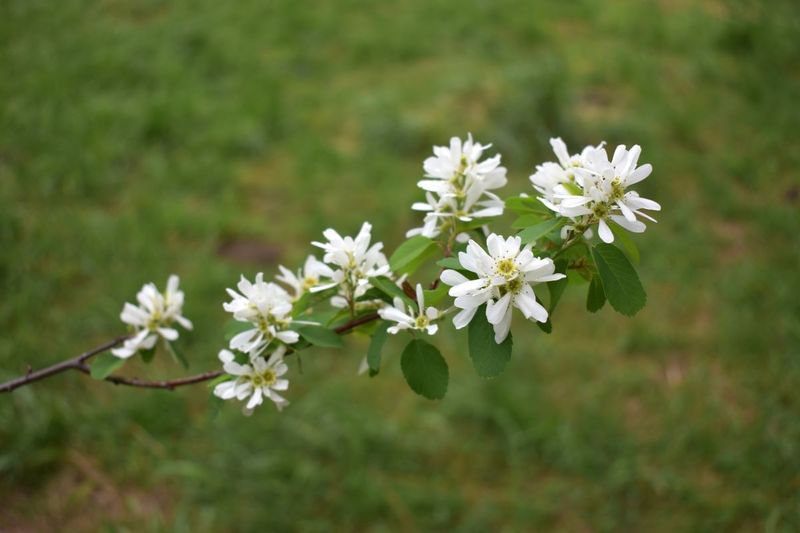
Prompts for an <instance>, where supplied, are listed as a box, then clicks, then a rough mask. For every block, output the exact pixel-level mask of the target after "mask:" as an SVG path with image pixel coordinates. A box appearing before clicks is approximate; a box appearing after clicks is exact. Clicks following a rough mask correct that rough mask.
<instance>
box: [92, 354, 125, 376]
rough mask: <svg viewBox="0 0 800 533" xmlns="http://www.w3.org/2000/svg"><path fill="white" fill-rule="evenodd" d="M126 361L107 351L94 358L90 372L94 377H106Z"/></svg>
mask: <svg viewBox="0 0 800 533" xmlns="http://www.w3.org/2000/svg"><path fill="white" fill-rule="evenodd" d="M125 361H126V360H125V359H123V358H121V357H117V356H116V355H113V354H112V353H111V352H106V353H103V354H100V355H98V356H97V357H95V358H94V360H93V361H92V364H91V366H90V367H89V372H90V374H91V376H92V377H93V378H94V379H106V378H107V377H108V376H110V375H111V373H112V372H114V371H115V370H116V369H118V368H119V367H121V366H122V365H124V364H125Z"/></svg>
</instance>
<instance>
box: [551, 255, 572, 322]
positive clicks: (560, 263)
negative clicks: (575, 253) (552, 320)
mask: <svg viewBox="0 0 800 533" xmlns="http://www.w3.org/2000/svg"><path fill="white" fill-rule="evenodd" d="M567 264H568V261H567V260H566V259H559V260H557V261H556V262H555V265H556V269H555V272H557V273H559V274H566V272H567ZM567 284H569V280H568V279H567V278H562V279H560V280H557V281H550V282H548V283H547V290H548V291H549V292H550V306H549V308H548V312H549V313H550V314H552V313H553V311H554V310H555V308H556V306H557V305H558V302H559V300H561V296H562V295H563V294H564V290H565V289H566V288H567Z"/></svg>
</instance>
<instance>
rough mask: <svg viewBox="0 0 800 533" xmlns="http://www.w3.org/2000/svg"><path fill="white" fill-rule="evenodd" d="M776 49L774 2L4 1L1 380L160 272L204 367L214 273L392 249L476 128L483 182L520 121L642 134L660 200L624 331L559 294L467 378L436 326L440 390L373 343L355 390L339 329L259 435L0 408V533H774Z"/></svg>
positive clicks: (794, 350)
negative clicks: (368, 369) (320, 242)
mask: <svg viewBox="0 0 800 533" xmlns="http://www.w3.org/2000/svg"><path fill="white" fill-rule="evenodd" d="M798 57H800V10H798V8H797V7H796V5H794V2H792V1H791V0H783V1H782V0H774V1H772V2H769V6H767V3H764V4H763V5H762V4H758V3H749V2H737V1H704V2H690V1H677V2H649V1H648V2H639V1H634V0H626V1H621V2H613V3H612V2H600V1H598V0H583V1H577V2H560V3H537V4H536V5H535V6H534V5H531V3H528V2H513V1H510V0H503V1H493V2H478V1H468V2H433V1H428V2H422V1H420V2H410V1H404V2H400V3H391V4H390V3H386V4H377V3H367V2H355V1H348V2H319V3H315V4H314V6H313V7H312V6H310V5H302V4H301V3H300V2H291V1H274V2H259V1H241V2H187V1H178V2H169V3H167V2H159V1H155V0H149V1H138V2H133V1H126V0H111V1H105V2H89V1H83V2H81V1H65V2H57V3H52V2H41V1H36V0H26V1H15V0H11V1H7V2H5V3H3V5H2V6H0V69H2V70H0V74H1V75H0V126H2V127H0V379H4V378H10V377H13V376H15V375H17V374H19V373H21V372H24V370H25V369H26V367H27V365H28V364H31V365H32V366H34V367H39V366H43V365H46V364H48V363H52V362H55V361H57V360H60V359H63V358H65V357H67V356H72V355H74V354H76V353H78V352H80V351H82V350H83V349H86V348H89V347H91V346H94V345H96V344H99V343H100V342H102V341H104V340H106V339H108V338H110V337H111V336H113V335H115V334H117V333H119V332H120V331H121V329H122V328H121V324H119V322H118V313H119V310H120V307H121V304H122V302H123V301H125V300H129V299H131V298H133V296H134V294H135V292H136V290H137V289H138V287H139V286H141V284H142V283H144V282H145V281H149V280H156V281H157V282H158V283H159V284H163V283H164V282H165V281H166V277H167V275H168V273H170V272H176V273H179V274H180V275H181V278H182V283H183V285H184V288H185V290H186V292H187V299H188V301H187V305H186V309H185V311H186V315H187V316H189V317H190V318H192V319H193V321H194V323H195V326H196V331H195V332H194V333H193V334H192V335H190V336H187V337H186V339H185V340H184V341H182V342H183V346H184V348H185V352H186V353H187V354H189V356H190V358H191V361H192V366H191V370H192V371H200V370H206V369H211V368H214V367H215V366H216V358H215V354H216V352H217V351H218V349H219V348H220V347H221V346H222V344H223V342H224V341H223V338H222V335H223V333H222V324H223V323H224V320H225V313H224V312H223V310H222V308H221V302H222V301H223V299H224V298H225V293H224V288H225V287H227V286H231V285H232V284H233V283H234V282H235V280H236V279H237V277H238V275H239V273H245V274H247V275H252V274H253V273H255V272H257V271H259V270H264V271H265V272H268V273H272V272H274V271H275V269H276V264H275V263H276V262H277V261H280V262H283V263H284V264H297V263H299V262H300V261H301V260H302V259H303V258H304V256H305V254H307V253H308V252H309V251H310V247H309V246H308V242H309V241H310V240H312V239H316V238H318V237H319V234H320V232H321V231H322V230H323V229H324V228H326V227H329V226H333V227H336V228H338V229H340V230H342V231H345V232H353V231H355V230H357V227H358V225H359V224H360V223H361V222H362V221H363V220H370V221H372V222H373V223H374V225H375V234H376V235H377V236H378V237H379V238H380V239H382V240H384V241H385V242H386V243H387V245H388V247H389V248H390V249H393V248H394V247H395V246H396V245H397V244H399V243H400V242H401V241H402V237H403V232H404V229H405V228H408V227H412V226H414V225H417V220H416V216H415V214H414V213H412V212H411V211H410V210H409V209H408V207H409V206H410V204H411V203H412V202H413V201H415V199H417V198H418V197H419V195H420V193H419V191H418V189H416V187H415V182H416V180H417V179H418V178H419V176H420V175H421V161H422V160H423V159H424V157H426V156H427V154H428V153H429V152H430V146H431V145H432V144H434V143H436V144H443V143H444V142H445V141H446V140H447V138H448V137H449V136H450V135H464V134H466V132H468V131H471V132H473V134H475V135H476V137H477V138H478V139H480V140H482V141H484V142H493V143H494V144H495V148H496V149H497V150H499V151H500V152H502V153H503V155H504V162H505V164H506V166H508V168H509V171H510V176H511V184H510V185H509V187H508V191H507V192H508V193H509V194H511V193H513V192H518V191H523V190H529V189H528V182H527V176H528V174H530V172H531V170H532V167H533V165H534V164H536V163H538V162H541V161H543V160H545V159H549V158H550V157H551V156H550V154H549V149H548V145H547V139H548V138H549V137H550V136H553V135H560V136H563V137H564V138H565V139H566V140H567V141H568V142H569V143H570V144H571V145H572V146H578V145H582V144H587V143H595V142H598V141H599V140H602V139H605V140H607V141H608V142H609V143H610V144H615V143H618V142H619V143H626V144H633V143H639V144H641V145H642V146H643V153H644V155H643V160H644V161H648V162H651V163H653V165H654V167H655V172H654V174H653V176H652V177H651V178H649V179H648V180H647V181H646V182H644V183H643V184H642V186H641V187H640V190H641V191H642V193H643V194H644V195H645V196H647V197H650V198H654V199H656V200H657V201H659V202H660V203H661V204H662V205H663V206H664V211H663V212H662V213H661V216H660V217H659V223H658V224H657V225H653V226H651V227H650V228H649V229H648V231H647V233H646V234H645V235H643V236H641V237H638V238H637V243H638V244H639V245H640V248H641V250H642V255H643V260H642V265H641V267H640V273H641V276H642V278H643V281H644V284H645V287H646V288H647V290H648V305H647V307H646V308H645V310H644V311H643V312H641V313H640V314H639V315H637V316H636V317H635V318H633V319H626V318H624V317H621V316H619V315H616V314H614V313H612V311H611V310H610V309H608V308H606V309H603V310H602V311H601V312H600V313H598V314H597V315H589V314H588V313H586V312H585V311H584V310H583V301H584V298H585V294H583V291H582V290H571V291H570V292H569V293H568V294H567V295H566V296H565V298H564V301H563V303H562V304H561V307H560V308H559V310H558V311H557V313H556V317H555V322H554V324H555V327H554V331H553V334H552V335H550V336H547V335H544V334H543V333H542V332H540V331H539V330H538V328H531V327H527V328H525V327H524V325H523V324H522V322H518V323H517V325H516V328H515V340H516V341H517V342H516V345H517V346H516V348H515V352H514V355H513V358H512V361H511V363H510V364H509V367H508V369H507V371H506V373H505V374H504V375H503V376H501V377H500V378H497V379H494V380H490V381H486V380H482V379H480V378H478V377H477V376H476V375H475V373H474V371H473V370H472V368H471V366H470V363H469V361H468V358H467V357H466V356H465V350H464V347H465V338H464V337H465V335H459V336H456V335H453V334H452V332H451V328H445V335H444V336H443V337H442V338H441V341H440V342H439V344H440V346H441V348H442V349H443V352H444V353H445V356H446V357H447V359H448V361H449V363H450V366H451V383H450V390H449V392H448V396H447V398H446V399H445V400H444V401H442V402H429V401H426V400H424V399H421V398H419V397H417V396H415V395H414V394H413V393H412V392H411V391H410V390H409V389H408V387H407V385H406V384H405V383H404V381H403V378H402V375H401V373H400V369H399V357H398V355H399V352H400V350H401V349H402V343H401V342H400V340H398V339H394V340H391V341H390V343H389V344H388V345H387V349H386V350H385V354H393V356H391V357H390V359H389V360H388V364H387V369H386V371H385V372H382V373H381V375H380V376H379V377H376V378H374V379H371V380H370V379H367V378H360V377H357V376H355V369H356V368H357V365H358V363H359V361H360V358H361V356H362V354H363V353H365V350H366V339H363V338H353V339H351V340H349V341H348V349H347V350H345V351H338V352H335V351H326V350H320V351H318V352H314V353H309V354H308V355H307V356H305V357H304V373H303V374H302V375H299V374H298V373H297V368H296V367H295V366H293V367H292V372H293V376H294V378H293V382H292V388H291V390H290V393H289V397H290V399H291V401H292V406H291V407H290V408H289V409H288V410H286V411H285V412H284V413H282V414H280V415H278V414H277V413H276V412H272V411H271V409H270V408H266V409H263V410H262V411H261V412H258V413H257V414H256V415H255V416H254V417H252V418H249V419H246V418H244V417H242V416H241V414H240V412H239V410H238V408H236V407H235V406H232V405H227V406H224V407H223V409H222V410H221V412H220V413H219V415H218V416H217V417H216V418H214V417H212V416H210V414H211V412H212V411H213V408H212V406H211V405H210V404H209V401H208V390H207V389H205V388H204V387H203V386H198V387H195V388H194V389H192V390H188V389H184V390H181V391H178V392H174V393H168V392H162V391H134V390H126V389H122V388H115V387H113V386H111V385H105V384H101V383H96V382H92V381H90V380H88V379H86V378H84V377H82V376H80V375H78V374H74V375H68V374H67V375H61V376H59V377H56V378H53V379H51V380H50V381H48V382H42V383H39V384H37V385H34V386H31V387H28V388H24V389H20V390H19V391H17V392H15V393H14V394H13V395H10V396H3V397H0V498H1V499H2V501H3V505H2V506H1V507H2V511H0V529H5V528H9V529H14V528H19V529H26V528H27V529H67V530H95V529H97V528H100V527H103V526H106V527H110V528H122V529H125V528H128V529H130V530H136V531H140V530H169V531H182V530H187V531H188V530H191V531H198V530H199V531H203V530H258V529H262V530H263V529H268V530H278V529H290V530H303V531H330V530H331V529H338V530H371V531H394V530H406V531H421V530H442V531H450V530H454V529H455V530H459V531H487V530H509V531H514V530H532V529H533V530H553V529H559V530H571V531H576V530H577V531H581V530H596V531H613V530H623V531H752V530H766V531H796V530H798V529H800V418H798V416H797V413H798V412H800V394H798V390H800V303H798V302H800V300H798V298H797V295H798V294H800V276H799V275H798V273H797V269H798V264H800V237H799V236H800V215H799V214H798V213H800V200H798V184H797V183H798V182H797V168H798V167H799V166H800V150H798V149H797V147H798V146H799V145H800V107H798V105H797V95H798V94H800V77H798V74H797V72H796V71H797V69H796V66H797V58H798ZM237 242H246V243H247V242H257V243H260V248H259V250H260V252H261V254H262V255H264V256H268V257H274V258H275V259H274V260H272V261H264V260H262V261H258V262H254V261H245V262H243V261H242V260H241V259H237V258H236V257H230V255H231V254H220V253H219V250H220V248H221V247H222V248H223V249H230V248H229V247H228V248H225V246H224V245H225V244H226V243H227V244H228V245H230V243H237ZM257 251H258V250H257ZM571 289H572V288H571ZM125 371H126V372H130V373H131V374H134V375H139V376H150V377H157V376H158V377H161V376H177V375H180V374H181V373H182V369H181V368H180V367H178V366H177V365H175V364H173V363H171V362H170V361H168V360H163V361H158V362H156V363H154V364H153V365H151V366H150V367H144V366H138V365H137V364H130V365H128V366H126V369H125Z"/></svg>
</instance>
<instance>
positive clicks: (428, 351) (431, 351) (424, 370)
mask: <svg viewBox="0 0 800 533" xmlns="http://www.w3.org/2000/svg"><path fill="white" fill-rule="evenodd" d="M400 368H401V369H402V370H403V375H404V376H405V378H406V381H407V382H408V385H409V386H410V387H411V390H413V391H414V392H416V393H417V394H419V395H420V396H424V397H425V398H428V399H429V400H441V399H442V398H444V395H445V394H446V393H447V382H448V380H449V378H450V372H449V370H448V369H447V361H445V360H444V357H442V354H441V353H439V350H438V349H437V348H436V347H435V346H433V345H432V344H429V343H428V342H426V341H424V340H422V339H414V340H412V341H411V342H409V343H408V345H407V346H406V347H405V349H404V350H403V355H402V356H401V357H400Z"/></svg>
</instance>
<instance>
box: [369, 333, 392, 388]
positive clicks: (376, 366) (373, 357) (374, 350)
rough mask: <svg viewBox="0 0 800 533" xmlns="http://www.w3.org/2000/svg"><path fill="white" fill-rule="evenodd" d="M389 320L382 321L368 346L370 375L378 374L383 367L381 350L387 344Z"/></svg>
mask: <svg viewBox="0 0 800 533" xmlns="http://www.w3.org/2000/svg"><path fill="white" fill-rule="evenodd" d="M388 328H389V323H388V322H381V324H380V325H379V326H378V329H376V330H375V333H373V334H372V339H371V340H370V341H369V348H367V364H368V365H369V375H370V376H374V375H376V374H377V373H378V372H379V371H380V369H381V351H382V350H383V345H384V344H386V339H387V337H388V336H389V332H388V331H386V330H387V329H388Z"/></svg>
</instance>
